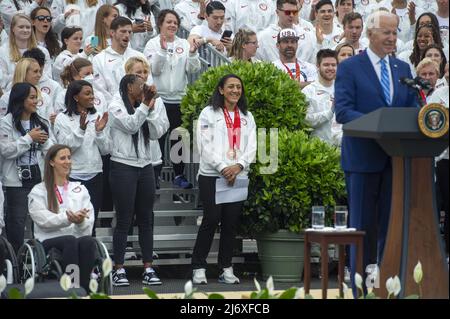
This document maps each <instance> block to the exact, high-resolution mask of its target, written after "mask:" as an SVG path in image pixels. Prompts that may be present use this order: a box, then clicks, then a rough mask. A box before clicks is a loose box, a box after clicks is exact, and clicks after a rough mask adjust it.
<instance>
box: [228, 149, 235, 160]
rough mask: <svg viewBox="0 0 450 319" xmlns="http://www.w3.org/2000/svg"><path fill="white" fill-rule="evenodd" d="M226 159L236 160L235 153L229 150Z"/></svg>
mask: <svg viewBox="0 0 450 319" xmlns="http://www.w3.org/2000/svg"><path fill="white" fill-rule="evenodd" d="M227 157H228V159H229V160H234V159H236V151H235V150H233V149H229V150H228V152H227Z"/></svg>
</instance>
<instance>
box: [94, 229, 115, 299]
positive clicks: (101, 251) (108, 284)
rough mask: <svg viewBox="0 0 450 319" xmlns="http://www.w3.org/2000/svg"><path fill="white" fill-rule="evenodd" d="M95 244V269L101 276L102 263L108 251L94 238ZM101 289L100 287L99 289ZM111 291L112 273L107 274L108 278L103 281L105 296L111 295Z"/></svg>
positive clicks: (107, 256) (107, 255)
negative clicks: (96, 254)
mask: <svg viewBox="0 0 450 319" xmlns="http://www.w3.org/2000/svg"><path fill="white" fill-rule="evenodd" d="M94 239H95V242H96V243H97V253H98V256H97V260H96V262H95V267H96V268H97V271H98V273H100V274H101V275H102V276H103V273H102V272H103V270H102V266H103V261H104V260H105V259H107V258H110V257H109V253H108V249H107V248H106V246H105V244H103V243H102V242H101V241H100V240H98V239H97V238H95V237H94ZM101 288H102V287H100V289H101ZM112 291H113V284H112V272H111V273H109V275H108V277H106V278H105V279H104V291H103V292H104V293H105V294H107V295H111V294H112Z"/></svg>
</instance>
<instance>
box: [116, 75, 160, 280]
mask: <svg viewBox="0 0 450 319" xmlns="http://www.w3.org/2000/svg"><path fill="white" fill-rule="evenodd" d="M119 87H120V95H121V96H120V98H118V97H115V98H114V99H113V101H112V103H111V105H110V108H109V119H110V121H111V123H110V130H111V131H110V134H111V139H112V141H113V148H112V151H111V168H110V169H111V172H110V184H111V192H112V195H113V201H114V207H115V210H116V217H117V224H116V228H115V229H114V235H113V251H114V263H115V270H116V271H115V272H114V274H113V284H114V285H116V286H128V285H129V282H128V279H127V277H126V273H125V269H124V268H123V263H124V255H125V248H126V244H127V234H128V230H129V228H130V225H131V222H132V220H133V216H134V215H135V216H136V222H137V225H138V230H139V244H140V246H141V250H142V260H143V263H144V269H145V270H144V274H143V280H142V282H143V283H144V284H147V285H160V284H161V280H160V279H159V278H158V276H157V275H156V273H155V271H154V270H153V268H152V262H153V256H152V253H153V200H154V195H155V176H154V172H153V167H152V155H151V148H150V139H154V140H156V139H158V138H159V137H160V136H161V135H162V134H163V130H162V128H161V126H160V125H159V123H158V121H156V116H157V114H156V112H155V111H154V109H155V103H157V100H156V99H155V98H154V95H155V90H154V88H151V87H148V86H147V85H145V84H144V81H143V80H142V79H141V78H140V77H138V76H136V75H134V74H127V75H125V76H124V77H123V78H122V80H121V81H120V86H119Z"/></svg>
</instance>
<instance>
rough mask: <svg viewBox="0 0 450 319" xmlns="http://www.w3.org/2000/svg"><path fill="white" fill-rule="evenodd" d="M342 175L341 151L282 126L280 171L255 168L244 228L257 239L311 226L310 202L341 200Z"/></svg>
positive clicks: (279, 154)
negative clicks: (283, 230) (270, 171)
mask: <svg viewBox="0 0 450 319" xmlns="http://www.w3.org/2000/svg"><path fill="white" fill-rule="evenodd" d="M343 177H344V176H343V172H342V170H341V167H340V164H339V150H338V149H336V148H335V147H333V146H330V145H328V144H327V143H325V142H322V141H321V140H319V139H318V138H310V137H308V135H307V134H306V133H304V132H301V131H294V132H289V131H287V130H280V131H279V135H278V170H277V171H276V172H275V173H274V174H259V170H257V169H253V170H252V171H251V172H250V186H249V195H248V200H247V202H246V204H245V208H244V214H243V219H242V227H243V229H242V231H241V232H243V233H245V234H249V235H251V236H252V237H253V236H254V235H255V234H258V233H261V232H275V231H277V230H279V229H288V230H290V231H292V232H300V231H301V230H303V229H305V228H307V227H309V225H310V213H311V206H313V205H319V204H320V205H324V206H329V207H332V206H334V205H335V204H336V203H340V202H342V199H343V198H344V196H345V183H344V178H343Z"/></svg>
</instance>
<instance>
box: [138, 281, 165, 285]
mask: <svg viewBox="0 0 450 319" xmlns="http://www.w3.org/2000/svg"><path fill="white" fill-rule="evenodd" d="M142 283H143V284H144V285H149V286H159V285H162V282H161V281H155V282H148V281H146V280H142Z"/></svg>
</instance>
